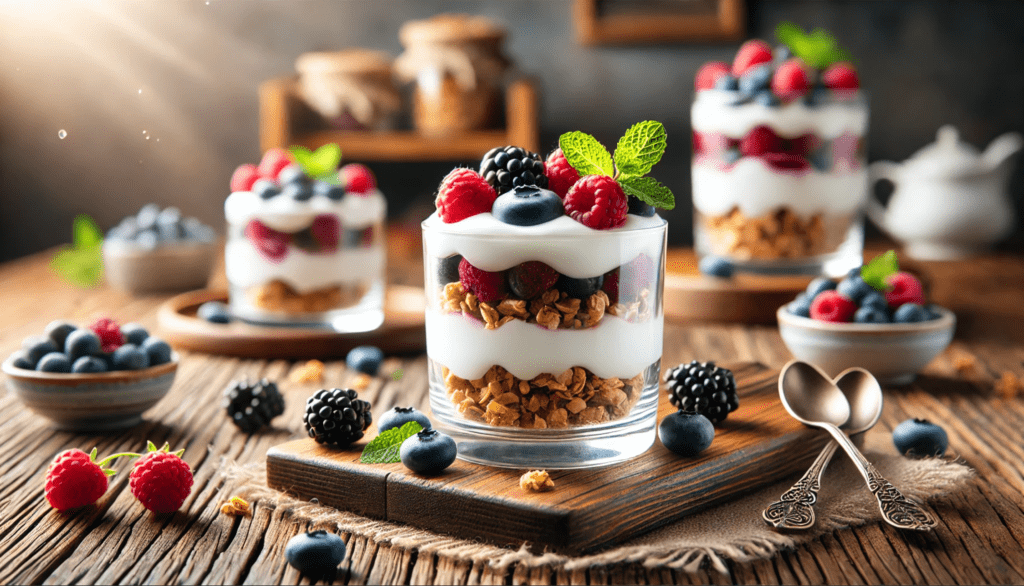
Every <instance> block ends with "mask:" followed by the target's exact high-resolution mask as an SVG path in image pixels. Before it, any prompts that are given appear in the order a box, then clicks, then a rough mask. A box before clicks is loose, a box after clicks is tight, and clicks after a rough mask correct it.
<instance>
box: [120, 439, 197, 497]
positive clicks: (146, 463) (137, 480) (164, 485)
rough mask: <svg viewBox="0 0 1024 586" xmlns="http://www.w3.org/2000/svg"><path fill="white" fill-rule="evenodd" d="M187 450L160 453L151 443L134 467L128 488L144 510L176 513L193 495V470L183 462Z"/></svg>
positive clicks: (166, 449) (162, 451)
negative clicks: (190, 495) (191, 494)
mask: <svg viewBox="0 0 1024 586" xmlns="http://www.w3.org/2000/svg"><path fill="white" fill-rule="evenodd" d="M184 451H185V450H179V451H177V452H173V453H172V452H169V451H168V444H164V447H162V448H160V449H159V450H158V449H157V448H156V446H155V445H153V442H149V447H148V450H147V452H146V453H145V454H143V455H142V457H141V458H139V461H138V462H136V463H135V465H134V466H132V472H131V475H130V476H129V482H128V486H129V488H130V489H131V491H132V494H133V495H135V498H137V499H139V502H141V503H142V506H144V507H146V508H147V509H149V510H150V511H153V512H154V513H172V512H174V511H177V510H178V509H180V508H181V505H182V504H183V503H184V502H185V499H186V498H188V495H189V494H190V493H191V492H192V469H191V468H189V466H188V464H186V463H185V461H184V460H182V459H181V454H182V453H183V452H184Z"/></svg>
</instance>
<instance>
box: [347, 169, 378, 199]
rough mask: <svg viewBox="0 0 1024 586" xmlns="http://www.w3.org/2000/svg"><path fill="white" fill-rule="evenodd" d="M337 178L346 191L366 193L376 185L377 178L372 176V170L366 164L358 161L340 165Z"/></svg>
mask: <svg viewBox="0 0 1024 586" xmlns="http://www.w3.org/2000/svg"><path fill="white" fill-rule="evenodd" d="M338 179H339V180H340V181H341V184H342V185H344V186H345V191H347V192H348V193H359V194H366V193H370V192H371V191H373V189H374V188H375V187H377V179H375V178H374V176H373V171H370V169H369V168H368V167H367V166H366V165H360V164H358V163H351V164H349V165H345V166H344V167H342V168H341V170H340V171H338Z"/></svg>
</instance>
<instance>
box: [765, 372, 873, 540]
mask: <svg viewBox="0 0 1024 586" xmlns="http://www.w3.org/2000/svg"><path fill="white" fill-rule="evenodd" d="M834 382H835V385H836V386H837V387H839V390H840V391H842V392H843V395H845V396H846V400H847V402H848V403H849V404H850V407H851V413H850V418H849V419H847V420H846V423H845V424H843V425H841V426H840V427H839V428H840V429H842V430H843V431H845V432H846V433H847V434H849V435H850V436H851V437H852V436H854V435H857V434H859V433H864V432H865V431H867V430H869V429H871V428H872V427H874V425H875V423H877V422H878V418H879V417H881V415H882V402H881V401H876V400H874V399H873V398H871V401H870V403H871V404H872V405H874V406H876V409H875V410H874V412H871V411H869V410H866V409H860V405H859V404H858V403H857V402H858V401H860V400H862V399H863V398H864V397H865V396H868V395H872V394H876V393H877V395H879V396H881V393H882V389H881V387H879V386H878V381H877V380H876V379H875V377H874V376H872V375H871V373H869V372H868V371H866V370H864V369H862V368H850V369H847V370H844V371H843V372H841V373H840V374H839V376H838V377H836V379H835V381H834ZM862 387H873V389H862ZM865 391H866V392H865ZM838 449H839V444H838V443H836V442H835V440H832V441H830V442H828V444H827V445H826V446H825V447H824V448H823V449H822V450H821V453H820V454H818V457H817V459H815V460H814V463H813V464H811V467H810V468H808V469H807V472H805V473H804V475H803V476H802V477H800V480H798V481H797V482H796V484H794V485H793V486H792V487H791V488H790V489H789V490H787V491H786V492H785V493H783V495H782V497H781V498H780V499H779V500H777V501H775V502H774V503H772V504H770V505H768V508H766V509H765V510H764V512H763V513H761V517H762V518H763V519H764V520H765V522H767V523H768V524H769V525H771V526H773V527H775V528H776V529H781V530H784V531H799V530H802V529H810V528H811V527H813V526H814V503H816V502H817V501H818V490H819V489H820V488H821V476H822V474H824V472H825V468H827V467H828V464H829V462H831V461H832V456H834V455H835V453H836V450H838Z"/></svg>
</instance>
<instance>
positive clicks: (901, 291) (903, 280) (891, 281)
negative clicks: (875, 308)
mask: <svg viewBox="0 0 1024 586" xmlns="http://www.w3.org/2000/svg"><path fill="white" fill-rule="evenodd" d="M885 283H886V284H887V285H889V287H890V288H889V290H888V291H886V292H885V301H886V302H887V303H888V304H889V307H891V308H892V309H896V308H897V307H899V306H901V305H903V304H904V303H916V304H918V305H924V304H925V303H924V287H923V286H922V285H921V281H919V280H918V279H917V277H915V276H914V275H911V274H910V273H908V272H905V271H900V272H898V273H893V274H892V275H889V277H888V278H886V279H885Z"/></svg>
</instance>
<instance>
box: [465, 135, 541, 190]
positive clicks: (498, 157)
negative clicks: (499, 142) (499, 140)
mask: <svg viewBox="0 0 1024 586" xmlns="http://www.w3.org/2000/svg"><path fill="white" fill-rule="evenodd" d="M480 176H481V177H483V178H484V180H486V181H487V182H488V183H490V184H491V187H493V188H494V190H495V191H497V192H498V195H501V194H502V193H505V192H506V191H510V190H511V189H512V188H513V187H521V186H526V185H535V186H537V187H540V188H541V189H546V188H547V186H548V177H547V175H545V174H544V161H541V159H540V157H538V156H537V154H536V153H531V152H530V151H528V150H526V149H523V148H519V147H517V146H507V147H495V148H493V149H491V150H489V151H487V154H485V155H484V158H483V160H482V161H480Z"/></svg>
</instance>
